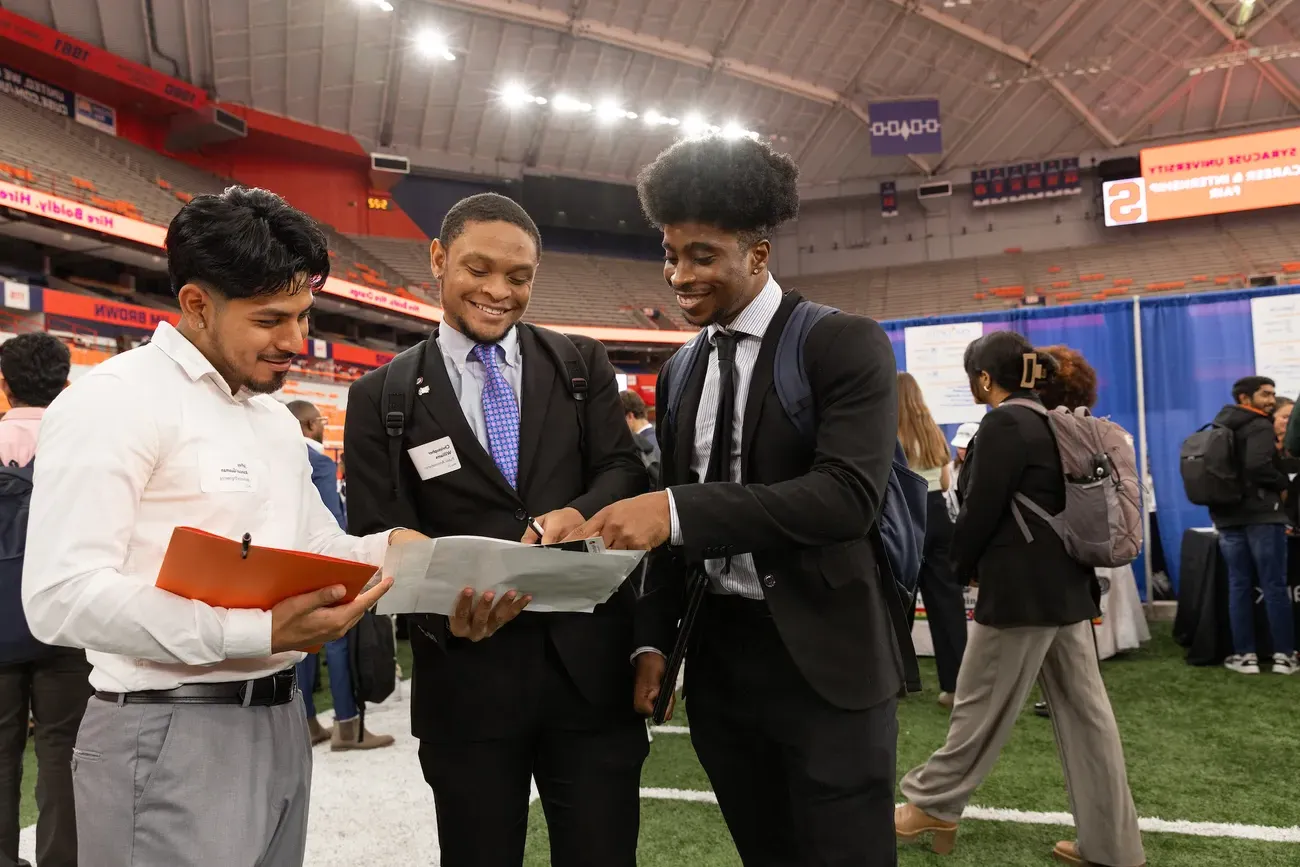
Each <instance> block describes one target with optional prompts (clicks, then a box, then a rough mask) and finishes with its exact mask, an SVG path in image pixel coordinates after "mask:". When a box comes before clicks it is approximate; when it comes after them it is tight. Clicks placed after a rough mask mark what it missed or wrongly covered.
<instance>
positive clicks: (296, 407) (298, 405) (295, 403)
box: [285, 400, 321, 424]
mask: <svg viewBox="0 0 1300 867" xmlns="http://www.w3.org/2000/svg"><path fill="white" fill-rule="evenodd" d="M285 406H286V407H288V409H289V412H291V413H293V417H294V418H296V419H298V424H302V423H303V422H305V421H310V420H312V419H316V418H319V417H320V415H321V411H320V410H319V409H318V408H317V407H316V404H314V403H312V402H311V401H310V400H291V401H289V402H288V403H286V404H285Z"/></svg>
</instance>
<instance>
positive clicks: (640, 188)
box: [636, 135, 799, 248]
mask: <svg viewBox="0 0 1300 867" xmlns="http://www.w3.org/2000/svg"><path fill="white" fill-rule="evenodd" d="M798 184H799V167H798V166H796V165H795V164H794V160H793V159H791V158H790V157H789V156H788V155H786V154H781V153H777V152H776V151H774V150H773V149H772V146H771V145H769V144H768V143H767V142H764V141H758V140H756V139H751V138H738V139H729V138H726V137H724V136H717V135H714V136H707V137H705V138H689V139H683V140H682V141H679V142H677V143H676V144H674V145H673V146H672V147H670V148H668V149H667V150H666V151H664V152H663V153H661V154H659V156H658V157H656V158H655V161H654V162H652V163H651V164H650V165H648V166H646V167H645V168H644V169H642V170H641V174H639V175H638V176H637V179H636V189H637V194H638V195H639V196H640V198H641V210H643V211H644V212H645V215H646V219H648V220H649V221H650V222H651V223H653V224H654V225H655V226H657V227H660V228H662V227H664V226H668V225H672V224H674V223H704V224H706V225H709V226H716V227H717V228H719V229H722V230H724V231H728V232H735V233H737V234H738V235H740V241H741V246H742V247H744V248H748V247H751V246H753V244H754V243H755V242H757V241H761V240H763V239H764V238H768V237H770V236H771V234H772V232H773V231H774V230H775V229H776V227H777V226H779V225H781V224H782V223H785V222H787V221H789V220H793V219H794V218H795V217H796V216H798V215H799V186H798Z"/></svg>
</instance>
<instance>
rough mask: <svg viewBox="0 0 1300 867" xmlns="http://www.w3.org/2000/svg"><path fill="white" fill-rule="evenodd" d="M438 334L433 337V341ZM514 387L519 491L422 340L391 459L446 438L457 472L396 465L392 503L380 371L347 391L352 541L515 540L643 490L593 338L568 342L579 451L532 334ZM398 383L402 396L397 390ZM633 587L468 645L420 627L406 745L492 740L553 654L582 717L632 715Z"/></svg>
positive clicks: (552, 368) (425, 623) (443, 629)
mask: <svg viewBox="0 0 1300 867" xmlns="http://www.w3.org/2000/svg"><path fill="white" fill-rule="evenodd" d="M436 335H437V332H436V331H435V332H434V337H436ZM519 340H520V346H521V351H522V355H523V387H522V389H521V404H522V405H521V407H520V410H521V415H520V431H519V475H518V482H519V491H518V493H516V492H515V491H514V490H512V489H511V488H510V486H509V484H508V483H507V482H506V480H505V478H504V477H503V476H502V475H501V473H500V471H499V470H497V468H496V465H495V464H494V463H493V462H492V458H491V456H490V455H489V454H488V452H487V451H486V450H485V449H484V448H483V446H482V445H480V444H479V442H478V440H477V439H476V438H475V437H474V433H473V431H472V429H471V428H470V426H469V423H468V422H467V421H466V420H465V415H464V413H463V412H462V411H461V408H460V404H459V403H458V401H457V399H456V394H455V392H454V390H453V389H452V385H451V381H450V380H449V379H448V378H447V370H446V367H445V365H444V362H443V357H442V353H441V352H440V351H439V349H438V347H437V346H436V345H435V344H434V342H433V339H432V338H431V339H430V340H429V341H426V343H425V352H424V358H423V363H422V365H421V369H422V371H423V384H424V385H426V386H428V392H427V393H426V394H424V395H419V396H417V397H416V403H415V407H414V410H413V412H412V417H411V419H409V420H408V421H407V424H406V430H405V434H404V437H403V443H402V450H403V452H405V450H406V449H408V448H413V447H415V446H417V445H421V444H424V443H427V442H430V441H431V440H435V439H439V438H441V437H450V438H451V441H452V444H453V445H454V446H455V448H456V453H457V454H458V455H459V456H460V462H461V468H460V469H459V470H455V471H453V472H450V473H447V474H445V475H442V476H438V477H436V478H433V479H430V480H428V481H421V479H420V477H419V475H418V474H417V473H416V470H415V467H414V465H413V464H412V463H411V461H410V459H409V458H407V457H405V455H404V456H403V458H402V461H401V467H402V474H403V477H402V492H403V496H401V497H400V498H398V499H396V500H395V499H394V498H393V496H392V486H391V480H390V470H389V458H388V442H387V439H388V437H387V434H386V432H385V430H384V423H383V414H382V413H381V412H380V408H379V406H380V402H381V395H382V392H383V381H384V374H385V373H386V368H380V369H379V370H374V371H371V372H370V373H367V374H366V375H365V376H363V377H361V378H360V379H359V380H357V381H356V382H355V383H354V384H353V385H352V388H351V389H350V391H349V393H348V417H347V426H346V428H345V431H344V451H345V453H346V454H347V460H348V522H349V526H350V527H352V528H353V531H354V532H356V533H358V534H361V535H364V534H366V533H370V532H376V531H379V530H383V529H387V528H390V527H410V528H413V529H418V530H419V531H420V532H422V533H425V534H427V535H429V536H433V537H438V536H454V535H477V536H491V537H495V538H499V539H509V540H511V541H518V540H519V539H520V538H521V537H522V536H523V534H524V532H525V531H526V529H527V524H526V518H527V517H528V516H532V517H537V516H538V515H542V514H544V513H546V512H550V511H553V510H555V509H560V508H563V507H565V506H572V507H573V508H575V509H577V510H578V511H579V512H581V513H582V515H583V516H584V517H587V518H589V517H591V516H592V515H594V514H595V513H596V512H598V511H600V510H601V509H602V508H604V507H605V506H607V505H609V504H610V503H613V502H615V501H617V500H621V499H624V498H626V497H631V496H635V495H637V494H641V493H644V492H645V490H646V488H647V481H646V473H645V468H644V467H643V466H642V464H641V459H640V457H639V456H638V454H637V451H636V447H635V446H634V445H633V444H632V436H631V433H630V432H629V431H628V428H627V423H626V422H625V421H624V417H623V408H622V404H621V403H620V402H619V397H618V387H617V385H616V383H615V379H614V368H613V366H612V365H611V364H610V362H609V357H608V356H607V355H606V354H605V348H604V346H602V345H601V344H600V343H599V342H597V341H595V340H592V339H589V338H584V337H573V338H572V340H573V342H574V344H575V345H576V346H577V347H578V350H579V351H580V353H581V354H582V357H583V359H584V360H585V362H586V365H587V373H588V381H589V385H588V388H589V392H588V396H587V400H586V401H585V403H586V408H585V413H586V417H585V418H586V422H585V437H584V439H585V444H586V451H585V453H583V450H582V448H581V447H580V445H579V430H578V413H579V412H583V411H584V410H583V409H582V408H581V405H580V404H578V403H577V402H575V401H574V400H573V398H572V396H571V395H570V391H569V380H568V378H567V375H566V374H564V372H563V371H560V370H558V369H557V367H556V364H555V362H554V360H553V359H552V357H551V355H550V354H549V353H548V352H547V351H546V348H545V347H544V346H543V345H542V344H541V343H540V341H539V340H538V337H537V335H536V333H535V332H534V330H533V326H527V325H521V326H519ZM408 387H412V386H410V385H408ZM636 608H637V603H636V595H635V594H634V592H633V587H632V582H628V583H627V584H625V585H624V586H623V587H622V588H621V589H620V590H619V591H618V592H617V593H616V594H615V596H614V597H613V598H612V599H610V601H608V602H606V603H605V604H603V605H601V606H599V607H598V608H597V609H596V611H595V613H593V614H534V613H531V612H527V611H525V612H524V613H523V614H521V615H520V616H519V618H518V619H516V620H515V621H514V622H512V623H510V624H508V625H507V626H506V627H504V628H503V629H501V630H500V631H499V632H498V633H496V634H495V635H493V636H492V637H491V638H487V639H485V640H483V641H481V642H478V643H477V644H474V643H471V642H468V641H464V640H461V639H457V638H455V637H454V636H452V635H450V634H449V632H448V631H447V621H446V618H445V617H432V616H430V617H423V616H422V617H418V618H415V623H416V625H417V626H419V627H420V628H418V629H414V630H412V638H411V648H412V651H413V654H414V663H415V671H414V697H413V700H412V720H413V725H412V728H413V731H414V734H415V735H416V737H419V738H423V739H428V738H435V737H440V736H454V737H461V736H465V735H467V734H468V735H472V736H480V737H491V736H493V735H494V734H502V733H506V732H508V731H509V729H510V726H511V721H512V720H514V719H515V718H517V717H518V716H519V714H517V713H516V712H515V711H516V710H517V707H518V703H519V702H522V701H529V700H531V699H532V697H535V695H536V690H537V689H538V688H539V687H538V684H537V683H536V682H535V681H536V680H537V678H536V676H535V674H536V671H537V668H536V666H537V664H539V663H540V661H542V660H544V659H545V658H547V657H548V655H550V654H557V655H558V657H559V659H560V661H561V663H562V664H563V666H564V667H565V669H567V671H568V673H569V675H570V676H571V677H572V679H573V681H574V683H575V684H576V685H577V687H578V690H579V691H580V692H581V693H582V695H583V696H584V697H585V698H586V699H587V700H588V702H589V703H590V704H591V705H592V706H593V708H594V710H589V713H588V715H589V716H590V717H592V718H595V717H597V716H599V715H602V714H604V715H626V714H631V713H632V683H633V667H632V665H631V664H630V663H629V659H630V657H631V654H632V652H633V651H634V650H635V647H636V645H635V644H634V642H633V638H634V633H633V619H634V617H635V615H636Z"/></svg>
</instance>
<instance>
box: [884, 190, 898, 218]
mask: <svg viewBox="0 0 1300 867" xmlns="http://www.w3.org/2000/svg"><path fill="white" fill-rule="evenodd" d="M880 216H882V217H897V216H898V184H896V183H894V182H893V181H881V182H880Z"/></svg>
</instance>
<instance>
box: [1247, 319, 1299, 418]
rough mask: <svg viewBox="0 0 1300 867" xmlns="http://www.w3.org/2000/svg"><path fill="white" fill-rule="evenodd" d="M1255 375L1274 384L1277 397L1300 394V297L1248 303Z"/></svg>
mask: <svg viewBox="0 0 1300 867" xmlns="http://www.w3.org/2000/svg"><path fill="white" fill-rule="evenodd" d="M1250 324H1251V330H1252V331H1253V335H1252V336H1253V338H1254V344H1255V372H1256V373H1258V374H1259V375H1260V376H1267V377H1269V378H1271V379H1272V380H1273V381H1275V382H1276V383H1277V393H1278V394H1282V395H1286V396H1287V397H1293V396H1294V395H1296V394H1300V295H1269V296H1265V297H1263V298H1252V299H1250Z"/></svg>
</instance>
